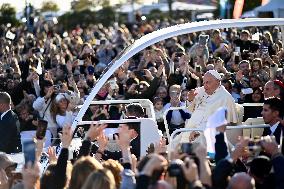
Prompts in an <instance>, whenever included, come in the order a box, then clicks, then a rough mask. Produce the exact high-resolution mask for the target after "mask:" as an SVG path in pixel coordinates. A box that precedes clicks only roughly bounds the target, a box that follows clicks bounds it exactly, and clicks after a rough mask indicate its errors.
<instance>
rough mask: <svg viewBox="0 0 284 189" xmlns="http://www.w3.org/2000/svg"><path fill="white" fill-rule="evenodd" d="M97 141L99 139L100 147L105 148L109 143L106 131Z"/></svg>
mask: <svg viewBox="0 0 284 189" xmlns="http://www.w3.org/2000/svg"><path fill="white" fill-rule="evenodd" d="M97 141H98V144H99V148H100V149H103V150H104V149H105V148H106V147H107V145H108V138H107V137H106V135H105V134H104V133H101V135H100V136H98V137H97ZM103 150H102V151H103Z"/></svg>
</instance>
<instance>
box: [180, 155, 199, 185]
mask: <svg viewBox="0 0 284 189" xmlns="http://www.w3.org/2000/svg"><path fill="white" fill-rule="evenodd" d="M181 166H182V170H183V174H184V177H185V179H186V180H187V181H188V182H194V181H196V180H199V175H198V167H197V165H196V164H195V162H194V161H193V160H192V159H189V158H186V159H185V160H184V164H182V165H181Z"/></svg>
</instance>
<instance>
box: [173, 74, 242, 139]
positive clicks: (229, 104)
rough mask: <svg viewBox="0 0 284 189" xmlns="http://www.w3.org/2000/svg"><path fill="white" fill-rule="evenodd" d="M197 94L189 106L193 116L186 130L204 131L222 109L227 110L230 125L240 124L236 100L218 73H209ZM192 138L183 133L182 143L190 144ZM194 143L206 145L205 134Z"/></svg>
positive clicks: (196, 91) (188, 134)
mask: <svg viewBox="0 0 284 189" xmlns="http://www.w3.org/2000/svg"><path fill="white" fill-rule="evenodd" d="M195 93H197V95H196V96H195V98H194V100H193V101H192V104H191V105H190V106H189V109H190V111H191V112H192V115H191V118H190V119H189V120H188V122H187V124H186V125H185V128H198V129H202V130H204V129H205V128H206V123H207V120H208V118H209V116H210V115H212V114H213V113H214V112H215V111H216V110H218V109H219V108H220V107H225V108H226V109H227V121H228V123H237V122H238V115H237V109H236V105H235V102H234V99H233V97H232V96H231V94H230V93H229V92H228V91H227V90H226V89H225V87H223V86H222V85H221V76H220V74H219V73H218V72H217V71H215V70H209V71H207V72H206V73H205V75H204V77H203V87H200V88H197V89H196V90H195ZM190 137H192V135H190V133H182V139H181V142H189V138H190ZM177 138H179V137H177ZM194 141H195V142H202V143H204V142H205V138H204V136H203V134H201V135H200V136H199V137H198V138H197V139H195V140H194Z"/></svg>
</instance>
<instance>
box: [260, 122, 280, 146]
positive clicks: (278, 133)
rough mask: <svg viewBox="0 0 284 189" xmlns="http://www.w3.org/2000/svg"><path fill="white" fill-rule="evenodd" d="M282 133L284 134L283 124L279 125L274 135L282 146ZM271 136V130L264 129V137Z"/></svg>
mask: <svg viewBox="0 0 284 189" xmlns="http://www.w3.org/2000/svg"><path fill="white" fill-rule="evenodd" d="M281 131H282V133H283V132H284V126H283V125H281V123H279V125H278V126H277V128H276V130H275V131H274V133H273V135H274V136H275V140H276V142H277V143H278V144H280V139H281ZM270 134H271V131H270V128H269V127H267V128H264V130H263V133H262V136H267V135H270ZM282 135H283V134H282Z"/></svg>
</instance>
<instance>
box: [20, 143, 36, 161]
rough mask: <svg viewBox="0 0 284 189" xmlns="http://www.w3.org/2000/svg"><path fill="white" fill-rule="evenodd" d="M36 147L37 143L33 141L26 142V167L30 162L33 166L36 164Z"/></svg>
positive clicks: (24, 146)
mask: <svg viewBox="0 0 284 189" xmlns="http://www.w3.org/2000/svg"><path fill="white" fill-rule="evenodd" d="M35 150H36V145H35V142H34V141H32V140H28V141H25V142H24V143H23V152H24V157H25V165H26V164H27V163H28V162H31V163H32V164H34V163H35V157H36V151H35Z"/></svg>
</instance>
